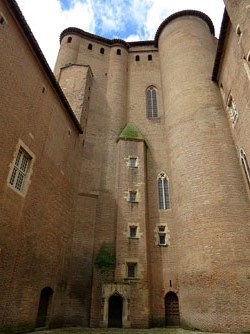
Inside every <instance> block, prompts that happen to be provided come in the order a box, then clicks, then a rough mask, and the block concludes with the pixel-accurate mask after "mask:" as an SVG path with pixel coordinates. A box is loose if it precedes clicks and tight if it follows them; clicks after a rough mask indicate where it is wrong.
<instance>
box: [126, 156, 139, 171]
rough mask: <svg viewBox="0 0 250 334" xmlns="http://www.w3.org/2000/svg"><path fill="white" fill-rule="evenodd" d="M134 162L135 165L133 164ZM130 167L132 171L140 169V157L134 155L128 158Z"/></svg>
mask: <svg viewBox="0 0 250 334" xmlns="http://www.w3.org/2000/svg"><path fill="white" fill-rule="evenodd" d="M132 161H133V162H134V163H132ZM128 166H129V168H132V169H134V168H138V157H137V156H134V155H132V156H129V157H128Z"/></svg>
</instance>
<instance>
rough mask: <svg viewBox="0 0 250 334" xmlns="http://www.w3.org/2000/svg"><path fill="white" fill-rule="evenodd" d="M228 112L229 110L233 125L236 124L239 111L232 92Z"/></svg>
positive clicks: (228, 100)
mask: <svg viewBox="0 0 250 334" xmlns="http://www.w3.org/2000/svg"><path fill="white" fill-rule="evenodd" d="M227 112H228V116H229V119H230V121H231V123H232V126H235V125H236V123H237V121H238V118H239V114H238V111H237V106H236V103H235V101H234V99H233V97H232V95H231V94H229V97H228V99H227Z"/></svg>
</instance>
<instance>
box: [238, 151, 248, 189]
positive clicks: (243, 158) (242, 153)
mask: <svg viewBox="0 0 250 334" xmlns="http://www.w3.org/2000/svg"><path fill="white" fill-rule="evenodd" d="M240 160H241V164H242V167H243V170H244V173H245V176H246V179H247V183H248V187H249V188H250V168H249V164H248V161H247V157H246V153H245V151H244V150H243V149H242V148H241V149H240Z"/></svg>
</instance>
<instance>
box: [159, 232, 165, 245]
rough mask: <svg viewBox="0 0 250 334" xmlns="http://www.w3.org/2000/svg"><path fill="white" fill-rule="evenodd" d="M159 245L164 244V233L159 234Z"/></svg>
mask: <svg viewBox="0 0 250 334" xmlns="http://www.w3.org/2000/svg"><path fill="white" fill-rule="evenodd" d="M159 245H160V246H165V245H166V235H165V234H160V235H159Z"/></svg>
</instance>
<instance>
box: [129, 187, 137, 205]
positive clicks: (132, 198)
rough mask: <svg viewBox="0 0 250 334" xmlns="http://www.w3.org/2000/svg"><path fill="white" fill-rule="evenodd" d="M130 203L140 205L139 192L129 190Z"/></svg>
mask: <svg viewBox="0 0 250 334" xmlns="http://www.w3.org/2000/svg"><path fill="white" fill-rule="evenodd" d="M128 201H129V202H130V203H138V191H137V190H129V192H128Z"/></svg>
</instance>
